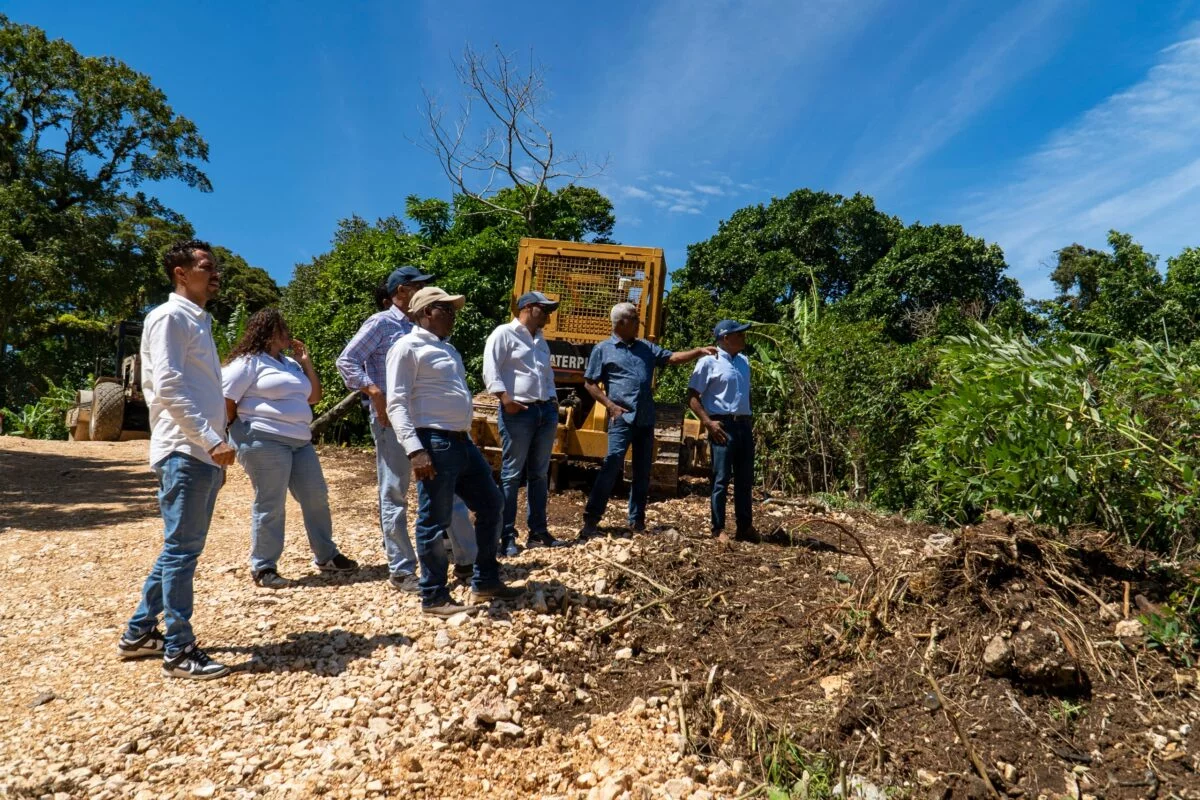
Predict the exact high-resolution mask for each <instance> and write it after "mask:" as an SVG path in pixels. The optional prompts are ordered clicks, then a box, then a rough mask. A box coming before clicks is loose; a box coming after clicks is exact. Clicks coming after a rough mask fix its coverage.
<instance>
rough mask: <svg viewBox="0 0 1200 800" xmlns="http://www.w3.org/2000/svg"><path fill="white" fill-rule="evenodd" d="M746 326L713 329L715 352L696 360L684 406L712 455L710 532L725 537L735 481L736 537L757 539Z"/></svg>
mask: <svg viewBox="0 0 1200 800" xmlns="http://www.w3.org/2000/svg"><path fill="white" fill-rule="evenodd" d="M749 327H750V326H749V325H745V324H742V323H738V322H735V321H734V320H731V319H723V320H721V321H720V322H718V323H717V326H716V328H714V329H713V336H714V337H715V338H716V340H717V346H718V349H717V353H716V355H712V356H705V357H704V358H702V359H700V360H699V361H697V362H696V368H695V369H694V370H693V371H692V377H691V380H689V381H688V406H689V407H691V409H692V411H693V412H695V414H696V416H697V417H699V418H700V422H701V423H702V424H703V425H704V427H705V428H707V429H708V443H709V447H710V448H711V451H712V499H711V503H710V505H711V514H712V533H713V536H715V537H717V538H719V539H721V540H722V541H728V537H727V536H726V534H725V501H726V498H727V496H728V494H729V484H730V482H731V481H732V483H733V511H734V518H735V520H736V523H737V529H736V534H735V536H736V538H738V539H742V540H745V541H755V540H757V538H758V537H757V536H756V535H755V533H754V519H753V512H752V510H751V496H750V490H751V488H752V486H753V483H754V430H753V426H752V425H751V421H750V419H751V418H750V362H749V361H748V360H747V359H746V356H745V355H744V354H743V353H742V350H744V349H745V347H746V329H747V328H749Z"/></svg>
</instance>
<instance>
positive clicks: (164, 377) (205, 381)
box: [141, 292, 225, 466]
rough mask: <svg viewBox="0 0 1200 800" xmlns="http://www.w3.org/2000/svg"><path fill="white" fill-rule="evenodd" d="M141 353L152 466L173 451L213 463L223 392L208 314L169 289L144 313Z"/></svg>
mask: <svg viewBox="0 0 1200 800" xmlns="http://www.w3.org/2000/svg"><path fill="white" fill-rule="evenodd" d="M141 353H142V393H143V394H144V395H145V396H146V405H147V406H149V408H150V464H151V466H153V465H154V464H157V463H158V462H159V461H162V460H163V459H164V458H166V457H167V456H169V455H170V454H171V453H186V454H187V455H189V456H192V457H193V458H196V459H199V460H200V461H203V462H205V463H206V464H213V465H214V466H215V465H216V464H215V462H214V461H213V460H212V456H210V455H209V454H208V451H209V450H212V449H213V448H214V447H216V446H217V445H219V444H221V442H223V441H225V437H224V431H225V398H224V396H223V395H222V393H221V360H220V358H219V357H218V356H217V346H216V344H215V343H214V342H213V338H212V317H211V316H209V315H208V313H207V312H206V311H205V310H204V309H203V308H201V307H200V306H198V305H196V304H195V303H193V302H192V301H191V300H188V299H187V298H186V297H183V296H182V295H179V294H176V293H174V292H172V293H171V295H170V297H168V298H167V302H165V303H163V304H162V305H161V306H158V307H157V308H155V309H153V310H152V311H151V312H150V313H149V314H147V315H146V321H145V323H144V325H143V326H142V345H141Z"/></svg>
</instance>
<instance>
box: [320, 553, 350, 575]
mask: <svg viewBox="0 0 1200 800" xmlns="http://www.w3.org/2000/svg"><path fill="white" fill-rule="evenodd" d="M313 565H314V566H315V567H316V568H317V569H319V570H321V572H354V570H356V569H358V562H357V561H355V560H354V559H352V558H346V557H345V556H344V555H342V554H341V553H335V554H334V556H333V558H331V559H329V560H328V561H317V560H316V559H315V558H314V559H313Z"/></svg>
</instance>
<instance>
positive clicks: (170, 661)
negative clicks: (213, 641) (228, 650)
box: [163, 643, 229, 681]
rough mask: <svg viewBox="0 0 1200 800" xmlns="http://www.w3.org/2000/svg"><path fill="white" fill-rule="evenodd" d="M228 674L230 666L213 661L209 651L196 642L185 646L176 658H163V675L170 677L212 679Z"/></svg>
mask: <svg viewBox="0 0 1200 800" xmlns="http://www.w3.org/2000/svg"><path fill="white" fill-rule="evenodd" d="M228 674H229V667H227V666H225V665H224V664H220V663H218V662H216V661H213V660H212V659H211V658H209V657H208V654H207V653H205V652H204V651H203V650H201V649H200V648H199V647H196V645H195V643H193V644H189V645H188V646H187V647H185V648H183V651H182V652H181V653H180V654H179V655H177V656H175V657H174V658H164V659H163V675H166V676H167V677H168V678H191V679H192V680H197V681H210V680H212V679H213V678H223V677H225V676H226V675H228Z"/></svg>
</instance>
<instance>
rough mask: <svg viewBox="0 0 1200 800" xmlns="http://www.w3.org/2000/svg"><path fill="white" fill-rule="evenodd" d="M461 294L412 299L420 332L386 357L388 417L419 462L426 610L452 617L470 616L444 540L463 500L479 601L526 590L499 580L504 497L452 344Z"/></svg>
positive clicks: (430, 290) (415, 465)
mask: <svg viewBox="0 0 1200 800" xmlns="http://www.w3.org/2000/svg"><path fill="white" fill-rule="evenodd" d="M463 305H464V300H463V296H462V295H460V294H456V295H450V294H447V293H446V292H444V291H443V290H441V289H439V288H438V287H436V286H427V287H425V288H424V289H421V290H420V291H419V292H417V293H416V294H414V295H413V296H412V299H411V300H409V304H408V314H409V317H410V318H411V319H412V321H413V322H414V323H416V327H414V328H413V329H412V331H411V332H410V333H408V334H406V335H405V336H403V337H401V338H400V340H399V341H397V342H396V343H395V344H394V345H392V347H391V349H390V350H388V354H387V381H386V382H387V415H388V419H389V420H390V421H391V423H392V427H393V428H395V430H396V438H397V439H399V441H400V444H401V446H402V447H403V448H404V452H406V453H407V454H408V458H409V461H410V462H411V464H412V470H413V475H414V476H415V477H416V478H417V480H418V481H420V483H418V484H417V525H416V534H417V536H416V538H417V560H418V561H420V563H421V611H422V612H423V613H426V614H431V615H433V616H438V617H450V616H453V615H454V614H456V613H458V612H460V611H463V610H466V607H465V606H462V605H460V604H458V603H456V602H454V600H453V599H452V598H451V597H450V590H449V588H448V587H447V585H446V571H447V569H448V566H449V565H448V562H447V559H446V550H445V547H444V546H443V544H442V537H443V534H444V533H445V531H446V529H447V528H448V527H449V525H450V522H451V518H452V516H453V509H454V496H455V494H457V495H458V496H459V497H460V498H462V500H463V502H465V503H466V504H467V508H469V509H471V511H472V512H474V514H475V544H476V549H477V553H476V556H475V569H474V574H473V575H472V580H471V594H472V600H473V601H479V600H511V599H514V598H516V597H520V596H521V595H522V594H524V590H522V589H515V588H512V587H509V586H505V585H504V583H503V582H501V580H500V564H499V562H497V561H496V545H497V544H498V542H499V538H500V524H501V514H502V513H503V509H504V498H503V496H502V495H501V494H500V488H499V487H498V486H496V482H495V481H494V480H492V468H491V467H490V466H488V463H487V461H486V460H485V459H484V457H483V454H482V453H480V452H479V448H477V447H476V446H475V443H474V442H472V441H471V437H470V430H471V415H472V403H471V401H472V397H471V390H470V389H469V388H468V387H467V373H466V370H465V369H464V368H463V363H462V357H461V356H459V354H458V351H457V350H456V349H454V345H452V344H450V342H448V341H447V339H448V338H449V336H450V333H451V331H453V330H454V320H455V316H456V315H457V313H458V311H459V310H460V309H461V308H462V307H463Z"/></svg>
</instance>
